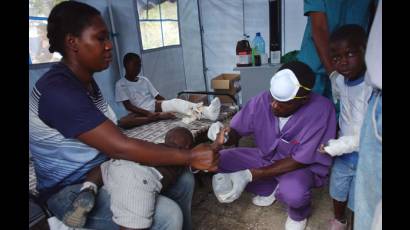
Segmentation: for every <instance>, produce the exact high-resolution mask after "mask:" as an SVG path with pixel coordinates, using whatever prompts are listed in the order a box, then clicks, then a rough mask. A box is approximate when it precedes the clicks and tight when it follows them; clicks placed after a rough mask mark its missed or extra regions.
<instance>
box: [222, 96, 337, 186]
mask: <svg viewBox="0 0 410 230" xmlns="http://www.w3.org/2000/svg"><path fill="white" fill-rule="evenodd" d="M271 101H272V96H271V95H270V93H269V91H265V92H262V93H260V94H259V95H257V96H255V97H253V98H252V99H251V100H250V101H249V102H248V103H247V104H246V105H245V106H244V107H243V108H242V109H241V110H240V111H239V112H238V113H237V114H236V115H235V116H234V117H233V118H232V121H231V123H230V126H231V128H233V129H235V130H236V131H237V132H238V133H239V134H240V135H241V136H247V135H251V134H253V135H254V138H255V144H256V146H257V149H253V150H252V149H251V148H249V150H247V149H241V151H240V152H243V151H249V154H253V155H254V157H252V156H249V155H248V156H245V155H247V154H246V153H245V154H238V157H239V158H240V157H245V158H253V159H252V160H255V161H259V162H258V164H257V165H259V166H260V167H263V166H266V165H271V164H272V163H274V162H275V161H277V160H280V159H283V158H286V157H289V156H291V157H292V158H293V159H294V160H295V161H298V162H300V163H303V164H308V165H310V166H308V168H309V169H310V170H311V171H312V172H313V173H314V174H315V175H317V176H318V177H319V178H317V179H319V181H317V182H319V184H322V183H323V182H324V180H327V177H328V174H329V168H330V166H331V164H332V158H331V157H330V156H329V155H328V154H322V153H319V152H318V151H317V150H318V148H319V146H320V144H325V143H327V141H328V140H329V139H332V138H335V136H336V114H335V108H334V105H333V104H332V102H331V101H330V100H329V99H327V98H325V97H323V96H320V95H318V94H315V93H311V98H310V100H309V101H308V102H307V103H306V104H305V105H303V106H302V107H301V108H299V109H298V110H297V111H296V112H295V113H294V114H293V115H292V117H291V118H290V119H289V120H288V121H287V123H286V124H285V126H284V127H283V128H282V131H279V119H278V118H277V117H276V116H275V115H274V114H273V112H272V107H271ZM238 150H239V149H238ZM255 150H257V151H255ZM231 151H233V149H231ZM255 154H256V156H255ZM238 160H239V161H241V159H238ZM242 160H244V159H242ZM255 163H256V162H255ZM230 164H231V165H230ZM232 164H233V165H232ZM234 164H235V162H233V161H229V162H228V161H227V162H220V166H221V168H232V167H235V166H234ZM320 181H321V182H322V183H320Z"/></svg>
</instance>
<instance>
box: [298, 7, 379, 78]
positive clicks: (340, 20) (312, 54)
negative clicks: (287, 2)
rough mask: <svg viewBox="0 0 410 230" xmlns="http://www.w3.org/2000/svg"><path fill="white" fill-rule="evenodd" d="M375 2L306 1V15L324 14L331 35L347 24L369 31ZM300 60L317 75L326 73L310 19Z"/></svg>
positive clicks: (309, 19)
mask: <svg viewBox="0 0 410 230" xmlns="http://www.w3.org/2000/svg"><path fill="white" fill-rule="evenodd" d="M372 2H374V0H304V15H305V16H307V14H308V13H310V12H323V13H325V14H326V17H327V25H328V28H329V34H331V33H332V32H333V31H334V30H335V29H336V28H338V27H340V26H342V25H345V24H358V25H360V26H362V27H363V29H365V30H367V29H368V24H369V17H370V8H369V7H370V4H371V3H372ZM297 58H298V60H300V61H302V62H304V63H306V64H307V65H309V66H310V68H312V70H313V72H315V73H316V74H325V73H326V71H325V69H324V67H323V65H322V63H321V61H320V58H319V55H318V53H317V50H316V47H315V43H314V42H313V37H312V22H311V18H310V17H308V21H307V24H306V28H305V33H304V36H303V40H302V45H301V48H300V52H299V54H298V56H297Z"/></svg>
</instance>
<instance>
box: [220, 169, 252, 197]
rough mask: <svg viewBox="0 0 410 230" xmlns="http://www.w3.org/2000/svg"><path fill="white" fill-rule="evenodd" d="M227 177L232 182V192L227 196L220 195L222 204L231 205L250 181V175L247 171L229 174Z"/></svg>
mask: <svg viewBox="0 0 410 230" xmlns="http://www.w3.org/2000/svg"><path fill="white" fill-rule="evenodd" d="M228 175H229V178H230V180H231V181H232V190H231V191H230V192H228V193H227V194H224V195H220V198H221V200H222V202H223V203H231V202H233V201H234V200H236V199H238V198H239V197H240V196H241V194H242V192H243V190H244V189H245V187H246V185H247V184H248V183H249V182H251V181H252V173H251V171H250V170H249V169H246V170H241V171H238V172H234V173H229V174H228Z"/></svg>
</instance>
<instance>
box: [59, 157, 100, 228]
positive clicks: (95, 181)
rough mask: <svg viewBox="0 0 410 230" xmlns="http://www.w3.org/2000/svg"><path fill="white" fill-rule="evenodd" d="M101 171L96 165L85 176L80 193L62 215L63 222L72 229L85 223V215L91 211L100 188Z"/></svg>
mask: <svg viewBox="0 0 410 230" xmlns="http://www.w3.org/2000/svg"><path fill="white" fill-rule="evenodd" d="M102 183H103V182H102V176H101V169H100V166H99V165H98V166H97V167H95V168H93V169H92V170H91V171H90V172H89V173H88V174H87V176H86V179H85V182H84V183H83V185H82V187H81V189H80V193H79V194H78V196H77V197H76V198H75V199H74V201H73V202H72V203H71V205H70V207H69V209H68V211H67V212H66V213H65V214H64V217H63V222H64V224H66V225H67V226H70V227H73V228H81V227H83V226H84V225H85V223H86V221H87V214H88V213H89V212H90V211H91V210H92V208H93V207H94V203H95V196H96V195H97V192H98V188H99V187H101V186H102Z"/></svg>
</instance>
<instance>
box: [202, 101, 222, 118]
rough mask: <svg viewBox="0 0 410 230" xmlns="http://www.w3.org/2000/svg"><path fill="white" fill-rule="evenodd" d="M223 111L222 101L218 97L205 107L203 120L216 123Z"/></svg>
mask: <svg viewBox="0 0 410 230" xmlns="http://www.w3.org/2000/svg"><path fill="white" fill-rule="evenodd" d="M220 111H221V101H220V100H219V98H218V97H215V98H214V99H213V100H212V101H211V104H210V105H209V106H205V108H204V111H203V114H202V116H203V118H206V119H209V120H211V121H215V120H216V119H218V116H219V112H220Z"/></svg>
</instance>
